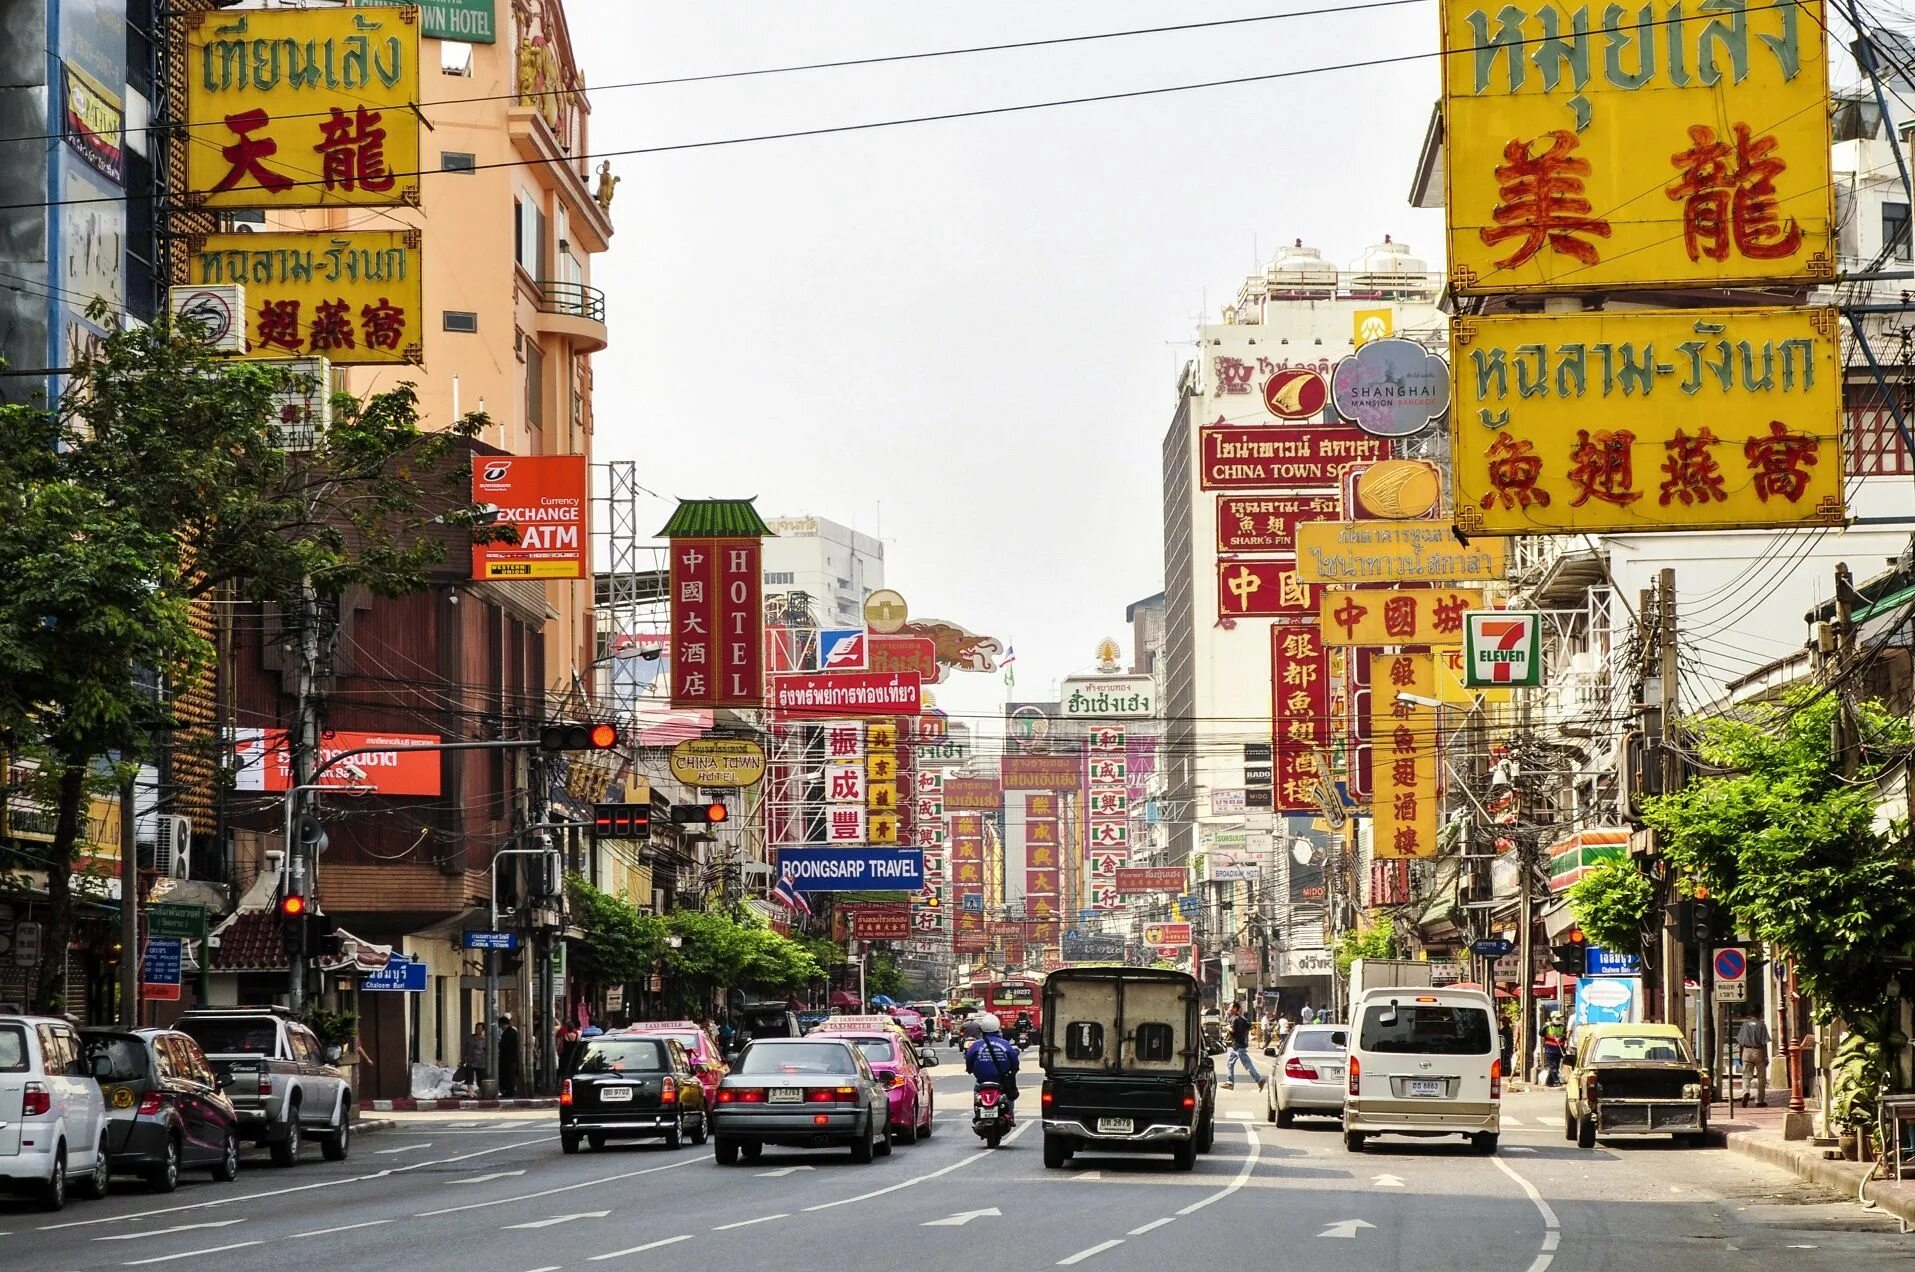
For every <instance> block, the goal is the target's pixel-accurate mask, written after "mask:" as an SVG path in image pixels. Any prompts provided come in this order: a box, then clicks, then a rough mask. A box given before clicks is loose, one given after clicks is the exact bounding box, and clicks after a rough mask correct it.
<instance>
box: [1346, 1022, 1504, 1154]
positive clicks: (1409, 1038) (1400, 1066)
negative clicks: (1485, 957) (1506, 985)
mask: <svg viewBox="0 0 1915 1272" xmlns="http://www.w3.org/2000/svg"><path fill="white" fill-rule="evenodd" d="M1347 1091H1348V1093H1347V1095H1346V1096H1345V1097H1344V1102H1343V1146H1344V1147H1345V1148H1347V1149H1349V1150H1350V1151H1351V1152H1352V1153H1360V1152H1362V1151H1363V1142H1364V1140H1366V1139H1368V1138H1369V1137H1370V1136H1372V1135H1379V1134H1389V1135H1465V1136H1468V1137H1469V1141H1470V1143H1471V1145H1472V1146H1474V1147H1475V1149H1476V1151H1477V1152H1479V1153H1494V1152H1495V1151H1496V1141H1497V1137H1498V1136H1499V1135H1501V1133H1502V1116H1503V1066H1502V1059H1501V1057H1500V1055H1499V1054H1498V1048H1497V1037H1496V1016H1495V1008H1494V1006H1493V1005H1492V1004H1491V1002H1490V999H1489V995H1488V994H1486V993H1484V992H1483V991H1482V990H1480V989H1429V988H1422V987H1417V986H1397V987H1391V988H1385V989H1372V990H1366V991H1365V992H1364V993H1363V994H1362V995H1361V996H1360V997H1359V998H1358V999H1357V1000H1356V1002H1355V1004H1354V1005H1353V1007H1352V1008H1351V1012H1350V1068H1349V1086H1348V1088H1347Z"/></svg>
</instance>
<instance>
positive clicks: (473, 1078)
mask: <svg viewBox="0 0 1915 1272" xmlns="http://www.w3.org/2000/svg"><path fill="white" fill-rule="evenodd" d="M488 1058H489V1057H488V1056H487V1055H486V1054H485V1022H484V1021H483V1020H481V1021H477V1022H475V1023H474V1024H473V1026H472V1032H471V1033H469V1034H467V1035H466V1039H465V1046H464V1047H463V1048H462V1049H461V1050H460V1052H459V1071H458V1072H457V1073H455V1074H453V1075H452V1080H453V1081H455V1082H463V1083H465V1084H467V1085H468V1086H470V1087H472V1088H473V1089H474V1090H477V1089H478V1086H479V1083H481V1082H483V1081H485V1066H486V1061H487V1060H488Z"/></svg>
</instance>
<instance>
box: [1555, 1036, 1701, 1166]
mask: <svg viewBox="0 0 1915 1272" xmlns="http://www.w3.org/2000/svg"><path fill="white" fill-rule="evenodd" d="M1563 1058H1564V1060H1565V1061H1566V1062H1567V1064H1568V1066H1569V1070H1568V1073H1567V1075H1566V1078H1567V1080H1566V1081H1565V1082H1564V1083H1563V1138H1564V1139H1573V1140H1575V1141H1576V1143H1577V1145H1578V1146H1579V1147H1582V1148H1594V1147H1595V1146H1596V1140H1597V1139H1598V1138H1603V1139H1607V1138H1611V1137H1615V1136H1622V1135H1674V1136H1675V1137H1676V1138H1677V1139H1678V1140H1681V1141H1682V1142H1683V1143H1685V1144H1692V1145H1695V1146H1697V1147H1700V1146H1702V1145H1704V1144H1706V1143H1708V1139H1709V1083H1708V1080H1707V1078H1705V1077H1704V1075H1703V1072H1702V1069H1701V1067H1700V1066H1698V1065H1697V1064H1696V1062H1695V1061H1694V1059H1692V1058H1691V1057H1690V1055H1689V1044H1688V1042H1687V1041H1686V1040H1685V1039H1684V1038H1683V1036H1682V1031H1681V1030H1680V1029H1678V1028H1677V1027H1676V1026H1674V1025H1584V1026H1583V1027H1582V1028H1581V1029H1580V1030H1578V1031H1577V1033H1576V1045H1575V1046H1574V1047H1573V1048H1572V1049H1571V1050H1570V1051H1569V1052H1568V1053H1567V1054H1566V1055H1565V1056H1564V1057H1563Z"/></svg>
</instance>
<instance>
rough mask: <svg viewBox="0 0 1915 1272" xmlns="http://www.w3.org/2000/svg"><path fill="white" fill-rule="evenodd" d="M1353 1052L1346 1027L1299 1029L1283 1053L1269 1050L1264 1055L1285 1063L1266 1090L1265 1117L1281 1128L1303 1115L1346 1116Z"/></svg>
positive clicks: (1287, 1043) (1285, 1045)
mask: <svg viewBox="0 0 1915 1272" xmlns="http://www.w3.org/2000/svg"><path fill="white" fill-rule="evenodd" d="M1349 1049H1350V1031H1349V1029H1348V1028H1347V1027H1346V1026H1344V1025H1331V1026H1322V1025H1298V1026H1297V1027H1296V1028H1295V1029H1292V1030H1291V1031H1290V1036H1289V1037H1288V1038H1285V1039H1284V1040H1283V1049H1282V1051H1281V1052H1279V1051H1278V1049H1277V1048H1275V1047H1267V1048H1265V1049H1264V1053H1263V1054H1264V1055H1266V1056H1270V1057H1271V1058H1273V1059H1277V1060H1281V1061H1282V1062H1283V1063H1282V1065H1281V1066H1279V1068H1278V1070H1277V1072H1276V1073H1274V1074H1272V1075H1271V1077H1270V1084H1269V1085H1268V1086H1267V1087H1265V1088H1264V1093H1263V1098H1264V1115H1265V1116H1266V1117H1268V1118H1269V1119H1270V1120H1271V1121H1272V1122H1275V1123H1276V1124H1277V1125H1278V1126H1289V1125H1290V1124H1291V1122H1292V1121H1294V1120H1295V1118H1296V1116H1297V1115H1298V1114H1299V1113H1301V1114H1304V1115H1306V1116H1308V1115H1312V1114H1314V1115H1316V1116H1319V1117H1341V1116H1343V1096H1344V1080H1345V1077H1346V1075H1347V1072H1348V1068H1347V1066H1348V1064H1349Z"/></svg>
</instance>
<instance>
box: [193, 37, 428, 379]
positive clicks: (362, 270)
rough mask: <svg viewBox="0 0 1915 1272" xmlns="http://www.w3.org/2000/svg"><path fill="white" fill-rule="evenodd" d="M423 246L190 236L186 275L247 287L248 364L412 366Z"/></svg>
mask: <svg viewBox="0 0 1915 1272" xmlns="http://www.w3.org/2000/svg"><path fill="white" fill-rule="evenodd" d="M272 12H275V13H277V12H281V10H272ZM189 149H190V148H189ZM419 244H420V236H419V231H417V230H343V231H340V232H338V233H330V232H321V233H315V234H207V235H193V236H192V237H190V238H189V239H188V240H187V263H186V268H187V275H188V277H189V278H190V279H191V281H192V283H193V284H194V285H196V286H199V287H202V288H213V287H219V286H223V285H231V284H239V285H242V286H244V287H245V289H246V292H245V294H246V322H245V338H246V350H245V356H247V357H249V358H293V357H299V356H301V355H309V356H313V357H323V358H327V359H330V360H331V361H332V362H333V363H334V364H335V365H337V366H367V365H376V364H389V363H411V364H415V365H416V364H418V363H419V362H421V361H423V360H424V358H425V345H424V343H423V341H424V336H423V335H422V331H421V326H420V314H421V313H422V312H423V306H424V301H423V300H422V299H421V293H420V288H421V284H422V276H421V271H420V268H419V261H420V251H419Z"/></svg>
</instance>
